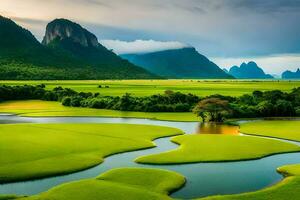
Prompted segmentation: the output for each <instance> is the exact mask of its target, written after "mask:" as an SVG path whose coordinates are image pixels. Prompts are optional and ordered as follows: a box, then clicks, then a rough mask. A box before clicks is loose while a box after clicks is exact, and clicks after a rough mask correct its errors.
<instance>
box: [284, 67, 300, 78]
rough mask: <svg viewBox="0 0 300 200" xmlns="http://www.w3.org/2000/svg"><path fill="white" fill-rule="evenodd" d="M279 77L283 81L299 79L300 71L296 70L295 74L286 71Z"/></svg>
mask: <svg viewBox="0 0 300 200" xmlns="http://www.w3.org/2000/svg"><path fill="white" fill-rule="evenodd" d="M281 77H282V78H283V79H300V69H299V68H298V69H297V71H295V72H291V71H289V70H287V71H285V72H283V73H282V75H281Z"/></svg>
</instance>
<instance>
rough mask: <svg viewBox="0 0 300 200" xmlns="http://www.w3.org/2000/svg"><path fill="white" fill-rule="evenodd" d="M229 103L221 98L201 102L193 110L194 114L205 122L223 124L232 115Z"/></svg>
mask: <svg viewBox="0 0 300 200" xmlns="http://www.w3.org/2000/svg"><path fill="white" fill-rule="evenodd" d="M230 111H231V110H230V108H229V103H228V101H226V100H222V99H219V98H208V99H204V100H201V101H200V102H199V103H198V104H197V105H196V106H195V107H194V109H193V112H194V113H195V114H197V115H198V116H199V117H201V118H202V120H203V121H212V122H222V121H224V118H225V116H226V115H228V114H229V113H230Z"/></svg>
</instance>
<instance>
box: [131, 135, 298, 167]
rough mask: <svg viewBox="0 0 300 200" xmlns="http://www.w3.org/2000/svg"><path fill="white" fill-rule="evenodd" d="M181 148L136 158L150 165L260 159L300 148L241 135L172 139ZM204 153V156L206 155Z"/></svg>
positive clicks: (195, 136) (192, 136) (185, 136)
mask: <svg viewBox="0 0 300 200" xmlns="http://www.w3.org/2000/svg"><path fill="white" fill-rule="evenodd" d="M172 142H174V143H177V144H179V145H180V146H179V147H178V148H177V149H175V150H171V151H168V152H162V153H159V154H154V155H146V156H142V157H139V158H137V159H136V162H138V163H147V164H182V163H195V162H220V161H233V160H249V159H258V158H262V157H265V156H268V155H272V154H277V153H284V152H296V151H300V147H299V146H297V145H294V144H289V143H285V142H281V141H276V140H270V139H264V138H258V137H257V138H256V137H245V136H238V135H218V134H215V135H214V134H200V135H182V136H177V137H173V138H172ZM204 152H205V153H204Z"/></svg>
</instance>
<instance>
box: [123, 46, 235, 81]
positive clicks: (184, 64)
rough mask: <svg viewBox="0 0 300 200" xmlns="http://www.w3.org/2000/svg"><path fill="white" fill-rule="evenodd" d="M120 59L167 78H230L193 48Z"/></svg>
mask: <svg viewBox="0 0 300 200" xmlns="http://www.w3.org/2000/svg"><path fill="white" fill-rule="evenodd" d="M121 57H122V58H125V59H127V60H129V61H130V62H132V63H134V64H136V65H138V66H141V67H144V68H145V69H147V70H149V71H150V72H152V73H155V74H158V75H160V76H164V77H167V78H232V76H230V75H228V74H226V73H225V72H224V71H223V70H222V69H220V68H219V67H218V66H217V65H216V64H214V63H213V62H211V61H210V60H208V59H207V58H206V57H205V56H203V55H201V54H199V53H198V52H197V51H196V49H195V48H193V47H186V48H182V49H172V50H164V51H158V52H152V53H145V54H124V55H121Z"/></svg>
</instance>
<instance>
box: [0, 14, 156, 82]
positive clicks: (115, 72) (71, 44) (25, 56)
mask: <svg viewBox="0 0 300 200" xmlns="http://www.w3.org/2000/svg"><path fill="white" fill-rule="evenodd" d="M66 22H67V23H66ZM53 24H55V25H57V24H58V25H59V26H60V27H61V29H60V30H61V31H65V32H63V33H65V34H66V35H67V36H68V37H67V38H59V37H53V38H50V39H52V40H49V41H50V42H49V43H47V44H45V45H42V44H41V43H40V42H39V41H38V40H37V39H36V38H35V37H34V36H33V35H32V34H31V33H30V31H28V30H26V29H24V28H22V27H20V26H19V25H17V24H16V23H15V22H13V21H12V20H10V19H8V18H5V17H2V16H0V69H1V70H0V79H3V80H7V79H136V78H137V79H144V78H145V79H149V78H157V76H156V75H153V74H151V73H150V72H148V71H146V70H144V69H142V68H140V67H137V66H135V65H133V64H131V63H129V62H128V61H126V60H123V59H122V58H120V57H118V56H117V55H115V54H114V53H112V52H111V51H109V50H107V49H106V48H104V47H103V46H102V45H100V44H99V43H98V40H97V38H96V37H95V36H94V35H93V34H92V33H90V32H88V31H87V30H85V29H83V28H82V27H81V26H80V25H78V24H75V23H73V22H71V21H68V20H54V21H53V22H52V23H50V24H49V25H48V26H47V31H46V36H45V38H46V37H47V36H48V35H49V32H51V30H52V27H51V26H52V25H53ZM74 27H75V28H74ZM56 31H57V30H56ZM70 32H72V33H73V34H72V35H70V34H69V33H70ZM82 32H84V33H85V34H84V35H83V36H85V38H84V37H83V38H81V39H82V40H87V41H88V42H91V41H90V40H88V39H89V38H91V37H92V36H93V37H92V39H93V41H92V42H93V43H92V44H93V45H92V46H90V43H88V46H85V45H83V44H82V43H80V41H79V40H77V39H76V37H75V36H76V35H77V34H79V35H80V34H82ZM57 33H58V32H57ZM44 41H45V40H44Z"/></svg>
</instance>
